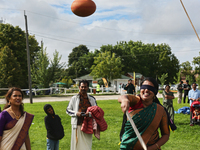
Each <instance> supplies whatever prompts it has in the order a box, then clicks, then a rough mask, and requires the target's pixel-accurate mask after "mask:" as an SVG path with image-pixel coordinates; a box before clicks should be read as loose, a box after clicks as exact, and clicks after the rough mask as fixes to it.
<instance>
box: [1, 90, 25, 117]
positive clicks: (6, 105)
mask: <svg viewBox="0 0 200 150" xmlns="http://www.w3.org/2000/svg"><path fill="white" fill-rule="evenodd" d="M14 91H19V92H20V93H21V94H22V99H24V94H23V92H22V90H21V89H20V88H17V87H12V88H10V89H9V90H8V92H7V93H6V96H5V98H6V104H5V106H4V108H3V109H6V108H9V107H10V105H9V100H10V97H11V96H12V94H13V92H14ZM19 110H20V112H21V115H23V114H24V104H23V103H21V105H20V107H19Z"/></svg>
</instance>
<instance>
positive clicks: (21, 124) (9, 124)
mask: <svg viewBox="0 0 200 150" xmlns="http://www.w3.org/2000/svg"><path fill="white" fill-rule="evenodd" d="M22 99H23V93H22V91H21V89H19V88H16V87H13V88H11V89H9V91H8V92H7V94H6V102H7V103H6V105H5V106H4V110H3V111H2V112H1V113H0V150H31V145H30V139H29V135H28V130H29V127H30V126H31V123H32V120H33V117H34V116H33V115H32V114H29V113H27V112H24V107H23V103H22Z"/></svg>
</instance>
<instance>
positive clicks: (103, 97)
mask: <svg viewBox="0 0 200 150" xmlns="http://www.w3.org/2000/svg"><path fill="white" fill-rule="evenodd" d="M119 96H120V95H98V96H94V97H95V98H96V100H117V99H118V97H119ZM174 96H175V97H177V94H175V95H174ZM71 97H72V96H68V97H34V98H33V103H37V102H54V101H69V100H70V99H71ZM157 97H158V98H162V94H157ZM23 103H30V99H29V98H25V99H24V100H23ZM0 104H5V99H0Z"/></svg>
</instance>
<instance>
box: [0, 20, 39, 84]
mask: <svg viewBox="0 0 200 150" xmlns="http://www.w3.org/2000/svg"><path fill="white" fill-rule="evenodd" d="M28 38H29V48H30V60H31V64H32V63H34V62H35V57H36V55H37V52H38V51H39V50H40V47H39V45H38V42H37V41H36V39H35V37H34V36H30V35H29V37H28ZM5 46H7V47H8V48H9V49H11V50H12V53H13V55H14V57H15V58H16V61H17V62H18V63H19V65H20V67H21V70H20V71H21V76H22V78H23V82H22V83H21V84H20V85H18V86H19V87H21V88H27V87H28V69H27V51H26V37H25V32H24V31H23V30H22V29H21V28H19V27H18V26H16V27H14V26H12V25H10V24H0V49H1V50H2V48H4V47H5ZM14 65H15V64H11V63H10V67H11V68H12V66H14ZM5 86H6V85H5ZM7 86H8V85H7Z"/></svg>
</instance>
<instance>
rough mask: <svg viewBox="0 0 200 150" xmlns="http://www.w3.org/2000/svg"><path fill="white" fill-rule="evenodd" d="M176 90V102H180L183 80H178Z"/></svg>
mask: <svg viewBox="0 0 200 150" xmlns="http://www.w3.org/2000/svg"><path fill="white" fill-rule="evenodd" d="M177 90H178V104H180V103H181V100H182V91H183V81H180V82H179V84H178V87H177Z"/></svg>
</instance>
